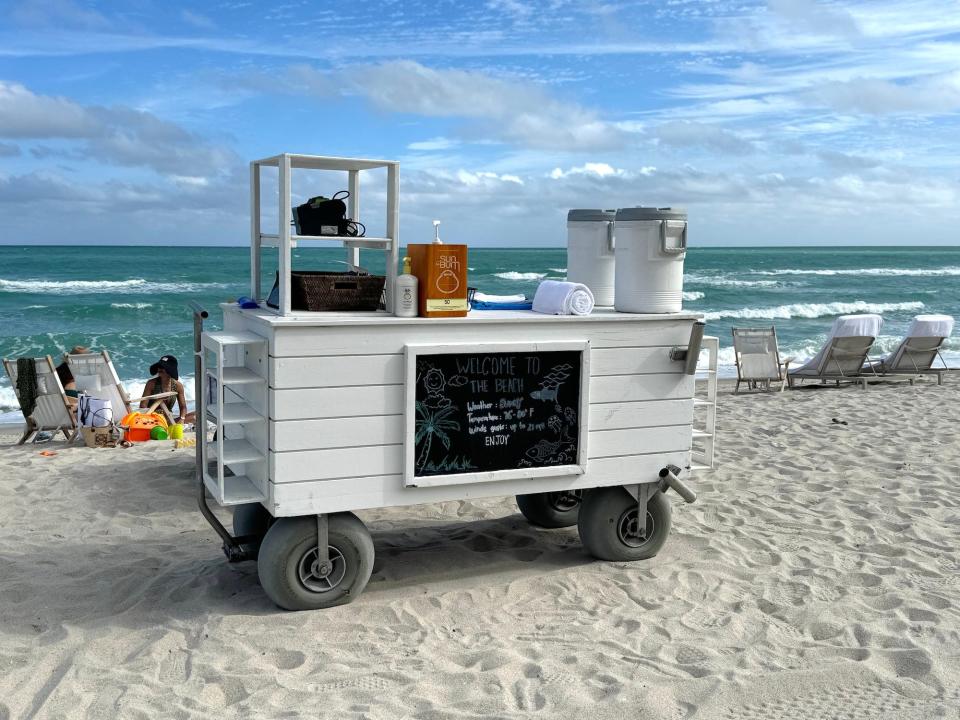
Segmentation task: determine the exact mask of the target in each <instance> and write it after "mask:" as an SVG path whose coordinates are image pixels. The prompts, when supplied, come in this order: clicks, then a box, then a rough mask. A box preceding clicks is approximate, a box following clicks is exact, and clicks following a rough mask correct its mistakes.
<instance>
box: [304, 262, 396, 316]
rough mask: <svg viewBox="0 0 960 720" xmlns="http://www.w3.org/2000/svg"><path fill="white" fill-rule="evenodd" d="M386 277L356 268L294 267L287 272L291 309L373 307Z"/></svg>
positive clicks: (375, 307) (359, 308)
mask: <svg viewBox="0 0 960 720" xmlns="http://www.w3.org/2000/svg"><path fill="white" fill-rule="evenodd" d="M385 282H386V278H385V277H383V276H382V275H369V274H366V273H356V272H327V271H324V270H294V271H292V272H291V273H290V293H291V295H290V307H291V309H293V310H308V311H312V312H319V311H324V310H371V311H372V310H377V309H378V308H379V307H380V303H381V300H382V298H383V286H384V283H385Z"/></svg>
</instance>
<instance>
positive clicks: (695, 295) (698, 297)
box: [683, 291, 703, 300]
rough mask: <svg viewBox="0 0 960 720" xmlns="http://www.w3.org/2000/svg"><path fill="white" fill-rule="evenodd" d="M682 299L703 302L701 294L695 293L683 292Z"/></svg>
mask: <svg viewBox="0 0 960 720" xmlns="http://www.w3.org/2000/svg"><path fill="white" fill-rule="evenodd" d="M683 299H684V300H703V293H702V292H697V291H693V292H684V293H683Z"/></svg>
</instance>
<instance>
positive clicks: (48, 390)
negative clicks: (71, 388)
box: [3, 355, 79, 445]
mask: <svg viewBox="0 0 960 720" xmlns="http://www.w3.org/2000/svg"><path fill="white" fill-rule="evenodd" d="M25 363H33V368H32V369H33V371H34V373H35V374H36V383H35V384H34V385H33V387H32V388H31V389H29V390H28V389H26V388H23V387H22V385H23V383H21V387H18V385H17V380H18V379H20V369H22V368H26V370H29V369H30V368H29V366H28V365H24V364H25ZM18 366H20V367H18ZM3 367H4V369H5V370H6V371H7V376H8V377H9V378H10V382H11V383H12V384H13V390H14V392H15V393H16V396H17V401H18V402H19V403H20V409H21V410H22V411H23V416H24V419H25V420H26V429H25V430H24V431H23V435H22V436H21V437H20V439H19V440H18V441H17V445H23V444H24V443H25V442H27V440H30V439H33V440H34V441H36V440H37V435H38V434H39V433H41V432H49V431H52V432H53V434H54V436H56V434H57V433H58V432H62V433H63V434H64V435H65V436H66V438H67V442H68V443H72V442H73V441H74V440H76V439H77V437H78V435H79V433H78V432H77V421H76V417H75V415H74V413H72V412H71V411H70V403H69V401H68V400H67V394H66V393H65V392H64V391H63V385H62V384H61V383H60V378H59V377H58V376H57V370H56V366H54V364H53V358H51V357H50V356H49V355H47V356H46V357H39V358H20V359H13V360H8V359H6V358H4V359H3ZM28 395H29V397H28ZM30 405H32V408H30Z"/></svg>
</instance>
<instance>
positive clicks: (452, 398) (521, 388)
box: [413, 350, 581, 477]
mask: <svg viewBox="0 0 960 720" xmlns="http://www.w3.org/2000/svg"><path fill="white" fill-rule="evenodd" d="M580 367H581V351H579V350H562V351H547V352H504V353H499V352H498V353H457V354H444V355H419V356H418V357H417V361H416V394H415V406H414V423H415V430H414V432H415V434H414V458H413V469H414V475H415V476H418V477H426V476H429V475H450V474H457V473H471V472H481V471H489V470H514V469H519V468H533V467H549V466H553V465H573V464H577V461H578V452H579V435H580V417H579V415H580Z"/></svg>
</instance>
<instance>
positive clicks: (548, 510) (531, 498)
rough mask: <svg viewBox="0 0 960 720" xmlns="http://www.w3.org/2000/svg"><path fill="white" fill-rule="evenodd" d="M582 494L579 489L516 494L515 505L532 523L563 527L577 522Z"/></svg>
mask: <svg viewBox="0 0 960 720" xmlns="http://www.w3.org/2000/svg"><path fill="white" fill-rule="evenodd" d="M582 496H583V493H582V491H580V490H563V491H560V492H545V493H533V494H532V495H517V507H518V508H520V512H522V513H523V516H524V517H525V518H526V519H527V520H529V521H530V522H531V523H533V524H534V525H539V526H540V527H545V528H565V527H570V526H571V525H576V524H577V515H578V514H579V513H580V500H581V498H582Z"/></svg>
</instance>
